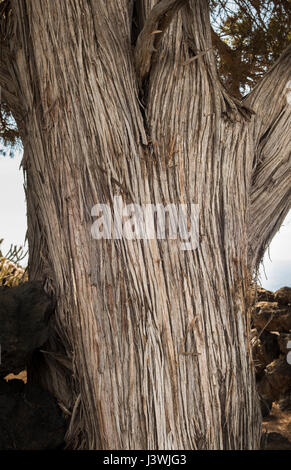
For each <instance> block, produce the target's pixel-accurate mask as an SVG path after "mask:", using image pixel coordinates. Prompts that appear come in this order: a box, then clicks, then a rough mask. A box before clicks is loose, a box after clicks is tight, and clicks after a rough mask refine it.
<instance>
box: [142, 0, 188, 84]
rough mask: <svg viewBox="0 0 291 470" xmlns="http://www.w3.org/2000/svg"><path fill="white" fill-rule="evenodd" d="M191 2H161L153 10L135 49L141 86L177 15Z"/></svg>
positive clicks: (166, 0)
mask: <svg viewBox="0 0 291 470" xmlns="http://www.w3.org/2000/svg"><path fill="white" fill-rule="evenodd" d="M188 1H189V0H161V1H160V2H159V3H158V4H157V5H155V7H154V8H153V9H152V10H151V12H150V14H149V16H148V18H147V19H146V22H145V25H144V27H143V29H142V31H141V33H140V34H139V36H138V39H137V43H136V49H135V64H136V70H137V75H138V81H139V83H140V84H141V83H142V81H143V80H144V78H145V77H146V76H147V74H148V73H149V71H150V68H151V63H152V60H153V57H154V55H155V52H156V51H157V50H158V48H159V45H160V43H161V40H162V38H163V35H164V34H165V32H166V30H167V28H168V27H169V25H170V23H171V21H172V19H173V17H174V16H175V14H176V13H177V12H178V11H179V10H180V8H182V6H183V5H185V4H186V3H188Z"/></svg>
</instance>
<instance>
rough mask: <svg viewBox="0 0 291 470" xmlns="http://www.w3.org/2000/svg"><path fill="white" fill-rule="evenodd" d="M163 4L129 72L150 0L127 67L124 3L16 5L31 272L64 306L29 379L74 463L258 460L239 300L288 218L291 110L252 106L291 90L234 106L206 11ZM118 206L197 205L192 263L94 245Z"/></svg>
mask: <svg viewBox="0 0 291 470" xmlns="http://www.w3.org/2000/svg"><path fill="white" fill-rule="evenodd" d="M166 3H167V4H170V3H171V4H173V5H174V4H175V5H176V6H177V8H176V7H175V8H176V9H175V15H171V16H170V18H171V23H170V24H168V23H167V25H166V26H167V29H166V28H164V29H163V37H162V39H161V40H160V41H158V44H155V41H154V44H153V45H154V47H155V49H157V50H156V51H154V52H155V60H154V61H153V60H151V58H150V57H149V56H148V57H146V60H145V61H144V60H142V64H141V66H140V70H138V72H137V70H136V57H137V56H138V55H139V52H138V51H140V50H141V49H142V48H143V46H144V44H143V43H142V41H143V34H144V33H145V31H150V30H151V27H150V28H148V24H149V23H148V24H147V21H151V18H153V16H154V12H155V11H157V9H158V8H159V7H158V6H156V9H154V10H152V8H153V7H155V5H156V4H157V2H155V1H153V0H138V1H137V2H136V10H137V13H138V19H139V28H140V31H141V35H140V37H139V40H138V42H137V49H136V51H134V50H133V49H132V46H131V34H132V3H131V2H128V1H126V0H114V1H108V0H106V1H105V0H99V1H98V2H97V1H94V0H87V1H85V0H78V1H76V0H66V1H62V2H57V3H55V2H52V1H51V0H11V4H12V6H13V12H14V18H15V22H16V25H17V27H16V28H15V36H14V37H13V39H11V45H10V47H11V48H13V50H14V51H15V56H14V61H13V63H8V64H7V63H6V66H7V69H8V71H9V74H10V76H11V79H12V81H13V84H14V86H15V87H16V89H17V96H18V99H19V103H21V109H23V110H24V113H23V117H22V126H21V133H22V140H23V144H24V151H25V155H24V160H23V166H24V168H25V173H26V177H27V202H28V227H29V228H28V239H29V249H30V259H29V272H30V278H31V279H32V280H41V281H43V282H45V286H46V289H47V291H48V292H52V293H54V295H55V296H56V298H57V309H56V312H55V316H54V318H53V321H52V326H53V328H54V331H55V335H54V338H52V339H51V340H50V345H49V347H50V350H49V351H47V354H45V355H44V357H43V362H42V367H41V368H40V369H39V373H38V374H35V373H34V374H33V376H34V377H35V375H37V376H38V380H39V381H41V383H42V384H43V385H44V386H46V388H48V389H49V390H50V391H51V392H52V393H53V394H54V395H55V396H56V397H57V399H58V401H59V402H61V403H62V404H63V406H64V408H65V409H67V410H69V412H70V413H71V424H70V427H69V430H68V433H67V437H66V440H67V445H68V447H69V448H87V449H88V448H90V449H256V448H258V447H259V442H260V432H261V431H260V411H259V407H258V403H257V395H256V386H255V377H254V370H253V364H252V358H251V352H250V338H249V333H250V310H249V304H250V300H249V299H250V295H249V287H250V283H251V280H252V276H253V268H254V266H255V265H256V263H257V261H258V259H259V254H261V253H262V247H263V246H265V245H266V243H267V242H268V241H269V240H270V237H271V236H272V235H273V234H274V231H275V229H276V227H277V224H278V223H279V222H280V220H281V216H282V213H283V212H284V211H286V210H287V208H288V207H290V199H288V197H289V196H288V194H289V193H288V191H289V188H290V185H289V187H288V181H289V183H290V180H288V168H289V170H290V160H288V159H287V154H286V152H285V150H284V146H283V144H282V147H280V150H282V152H280V153H279V154H278V155H277V157H276V156H275V155H274V154H273V153H272V151H271V150H268V151H267V148H268V143H267V135H268V134H267V133H266V131H267V129H268V128H270V127H271V128H272V129H273V128H274V127H276V129H278V132H279V134H280V135H281V136H284V139H287V131H288V129H290V107H289V108H288V107H286V108H284V109H283V108H282V109H281V108H280V104H278V99H276V102H275V103H274V104H272V105H271V104H269V105H268V107H267V105H266V108H262V103H261V100H262V99H264V97H265V96H266V94H269V93H270V87H271V84H272V83H273V82H274V81H276V80H277V81H278V84H279V86H280V87H284V84H285V83H286V82H287V81H288V79H290V76H288V75H289V70H287V69H286V65H284V64H285V60H287V59H286V57H285V58H284V57H283V61H280V62H279V63H278V64H279V65H278V67H281V65H280V64H283V66H282V70H281V68H280V77H277V76H275V74H274V72H272V71H271V72H270V73H269V75H268V76H267V78H266V79H265V81H264V82H262V84H261V85H260V86H259V87H258V88H257V89H256V90H255V91H254V93H253V94H252V95H251V97H250V98H249V99H248V100H246V102H245V103H240V102H238V101H237V100H235V99H233V98H232V97H230V96H228V95H227V93H226V91H225V90H224V89H223V88H222V86H221V84H220V82H219V80H218V77H217V72H216V67H215V61H214V56H213V52H212V42H211V29H210V24H209V12H208V6H207V2H205V1H202V0H198V1H194V0H189V2H186V3H187V4H186V5H185V6H183V7H182V8H181V9H180V10H179V11H178V5H179V6H181V5H180V3H181V4H182V2H165V1H163V2H160V3H159V5H160V6H161V5H163V4H166ZM157 25H158V27H160V23H159V21H157ZM142 28H144V29H143V30H142ZM142 31H143V32H142ZM154 36H156V35H154ZM157 37H158V35H157ZM155 39H156V38H155ZM150 42H151V43H152V39H151V41H150ZM147 50H148V48H147ZM197 55H198V57H197V59H195V60H191V59H192V58H193V57H195V56H197ZM288 57H289V56H288V55H287V58H288ZM144 64H145V65H144ZM149 64H150V66H149ZM145 74H147V89H146V93H144V95H143V97H142V99H143V102H142V103H140V101H139V85H140V78H141V77H144V76H145ZM0 76H1V75H0ZM4 81H5V80H4ZM275 98H278V96H277V95H276V97H275ZM270 101H271V97H270ZM272 103H273V102H272ZM280 103H281V104H282V103H283V101H282V100H281V101H280ZM252 108H253V109H254V110H255V111H256V113H257V114H256V115H254V114H253V113H252V111H251V109H252ZM280 109H281V110H280ZM271 117H273V119H271ZM269 119H270V122H268V120H269ZM277 135H278V134H277ZM272 136H274V134H273V132H272ZM272 138H273V137H272ZM285 141H286V140H285ZM262 158H263V160H264V162H265V163H263V160H262ZM272 161H273V163H274V166H275V167H276V168H277V169H278V168H279V167H280V165H282V164H283V166H284V171H283V173H282V174H283V179H284V183H282V184H281V183H279V179H278V184H277V186H276V190H277V191H276V195H275V192H274V193H273V196H272V197H269V194H270V193H269V188H267V190H266V191H265V193H264V185H261V184H260V181H261V180H260V178H261V176H260V175H261V174H262V178H263V181H264V184H265V182H266V180H268V178H270V177H271V172H270V171H269V172H268V171H262V169H263V167H265V166H268V165H270V166H271V164H272ZM277 171H278V170H277ZM280 181H281V180H280ZM117 194H120V195H122V196H123V198H124V200H125V201H126V202H127V203H142V204H144V203H153V204H155V203H162V204H164V205H166V204H168V203H176V204H179V203H197V204H199V207H200V244H199V247H198V249H197V250H194V251H188V252H182V251H181V250H180V246H179V245H180V240H167V241H163V240H161V241H160V240H153V241H143V240H137V241H127V240H124V239H122V240H110V241H107V240H102V241H98V242H97V241H94V240H92V238H91V233H90V229H91V224H92V222H93V220H92V218H91V215H90V212H91V208H92V207H93V206H94V205H95V204H96V203H100V202H101V203H103V202H104V203H107V204H110V205H111V206H112V204H113V197H114V196H115V195H117ZM264 202H268V203H270V206H271V207H268V209H267V211H265V207H264ZM272 204H273V206H272ZM280 204H281V205H280ZM282 204H283V206H282ZM259 206H260V211H261V212H260V213H259ZM279 207H280V208H281V209H280V210H281V216H278V214H277V211H278V208H279ZM262 213H265V216H264V215H261V214H262ZM256 219H259V223H258V226H259V227H260V232H259V231H257V229H256ZM266 225H268V227H266ZM250 253H251V255H250ZM49 353H51V354H49ZM56 357H58V358H60V357H63V360H64V362H63V364H64V363H68V361H69V362H71V364H72V370H73V374H72V373H71V371H70V367H68V368H65V369H64V365H63V364H62V363H61V362H60V361H59V360H57V359H56ZM34 367H35V366H34ZM64 370H66V371H67V372H66V373H65V372H64ZM34 372H35V371H34Z"/></svg>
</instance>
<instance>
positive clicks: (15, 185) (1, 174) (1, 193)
mask: <svg viewBox="0 0 291 470" xmlns="http://www.w3.org/2000/svg"><path fill="white" fill-rule="evenodd" d="M20 162H21V152H18V153H16V155H15V157H14V158H9V157H3V156H1V155H0V239H1V238H4V242H3V244H2V245H1V249H2V252H3V254H5V253H6V252H7V251H8V250H9V247H10V245H11V244H13V245H22V246H23V245H24V242H25V235H26V205H25V195H24V188H23V184H24V182H23V174H22V170H21V169H19V167H20ZM290 248H291V211H290V212H289V214H288V215H287V217H286V219H285V221H284V223H283V224H282V226H281V228H280V230H279V232H278V233H277V234H276V236H275V237H274V239H273V241H272V243H271V245H270V248H269V250H268V252H266V254H265V257H264V261H263V266H262V268H261V270H260V283H261V285H262V286H263V287H264V288H266V289H269V290H272V291H274V290H277V289H279V288H280V287H283V286H291V249H290ZM25 263H26V259H24V260H23V262H22V264H23V265H25Z"/></svg>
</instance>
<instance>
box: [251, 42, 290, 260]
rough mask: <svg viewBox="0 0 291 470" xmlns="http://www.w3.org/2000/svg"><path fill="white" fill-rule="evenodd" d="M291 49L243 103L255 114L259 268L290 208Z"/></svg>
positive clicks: (254, 243)
mask: <svg viewBox="0 0 291 470" xmlns="http://www.w3.org/2000/svg"><path fill="white" fill-rule="evenodd" d="M290 62H291V46H289V47H288V48H287V49H286V50H285V51H284V52H283V54H282V55H281V57H280V59H279V60H278V61H277V62H276V64H275V65H274V66H273V67H272V69H271V70H270V71H269V72H268V73H267V75H266V77H265V78H264V79H263V80H262V81H261V82H260V83H259V84H258V85H257V87H256V88H255V89H254V91H253V92H252V93H251V94H250V95H249V96H248V98H247V100H246V101H245V102H246V104H247V105H248V106H251V107H252V108H253V109H254V110H255V112H256V117H255V119H254V125H253V134H254V141H255V149H254V161H253V178H252V187H251V193H250V199H251V212H250V224H249V240H250V260H251V264H252V265H253V266H258V265H259V263H260V261H261V259H262V256H263V254H264V252H265V250H266V248H267V246H268V245H269V244H270V242H271V240H272V238H273V237H274V235H275V233H276V232H277V231H278V229H279V228H280V225H281V224H282V222H283V220H284V218H285V216H286V214H287V213H288V211H289V209H290V208H291V144H290V128H291V70H290Z"/></svg>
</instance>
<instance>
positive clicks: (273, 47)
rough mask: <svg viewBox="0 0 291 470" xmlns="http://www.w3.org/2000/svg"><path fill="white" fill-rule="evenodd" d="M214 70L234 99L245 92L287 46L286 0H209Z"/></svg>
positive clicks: (290, 37)
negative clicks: (224, 46) (214, 50)
mask: <svg viewBox="0 0 291 470" xmlns="http://www.w3.org/2000/svg"><path fill="white" fill-rule="evenodd" d="M210 3H211V15H212V25H213V29H214V30H215V32H216V33H217V34H218V36H219V38H220V40H221V41H223V42H224V44H226V46H227V47H226V49H223V45H222V44H221V43H220V44H219V42H218V41H217V42H216V44H215V46H216V50H217V60H218V70H219V73H220V75H221V77H222V79H223V82H224V83H225V85H226V87H227V88H228V89H229V90H230V91H231V92H232V93H233V94H236V95H239V94H240V93H242V94H244V93H246V92H248V91H249V90H250V89H251V88H253V86H254V85H255V84H256V82H257V81H258V80H259V79H260V78H261V77H262V75H263V74H264V73H265V72H266V70H267V69H268V68H269V67H270V66H271V65H272V64H273V63H274V62H275V60H276V59H277V58H278V57H279V56H280V54H281V53H282V51H283V50H284V49H285V48H286V47H287V46H288V45H289V44H291V3H290V1H289V0H264V1H262V0H235V1H231V0H211V2H210Z"/></svg>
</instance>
